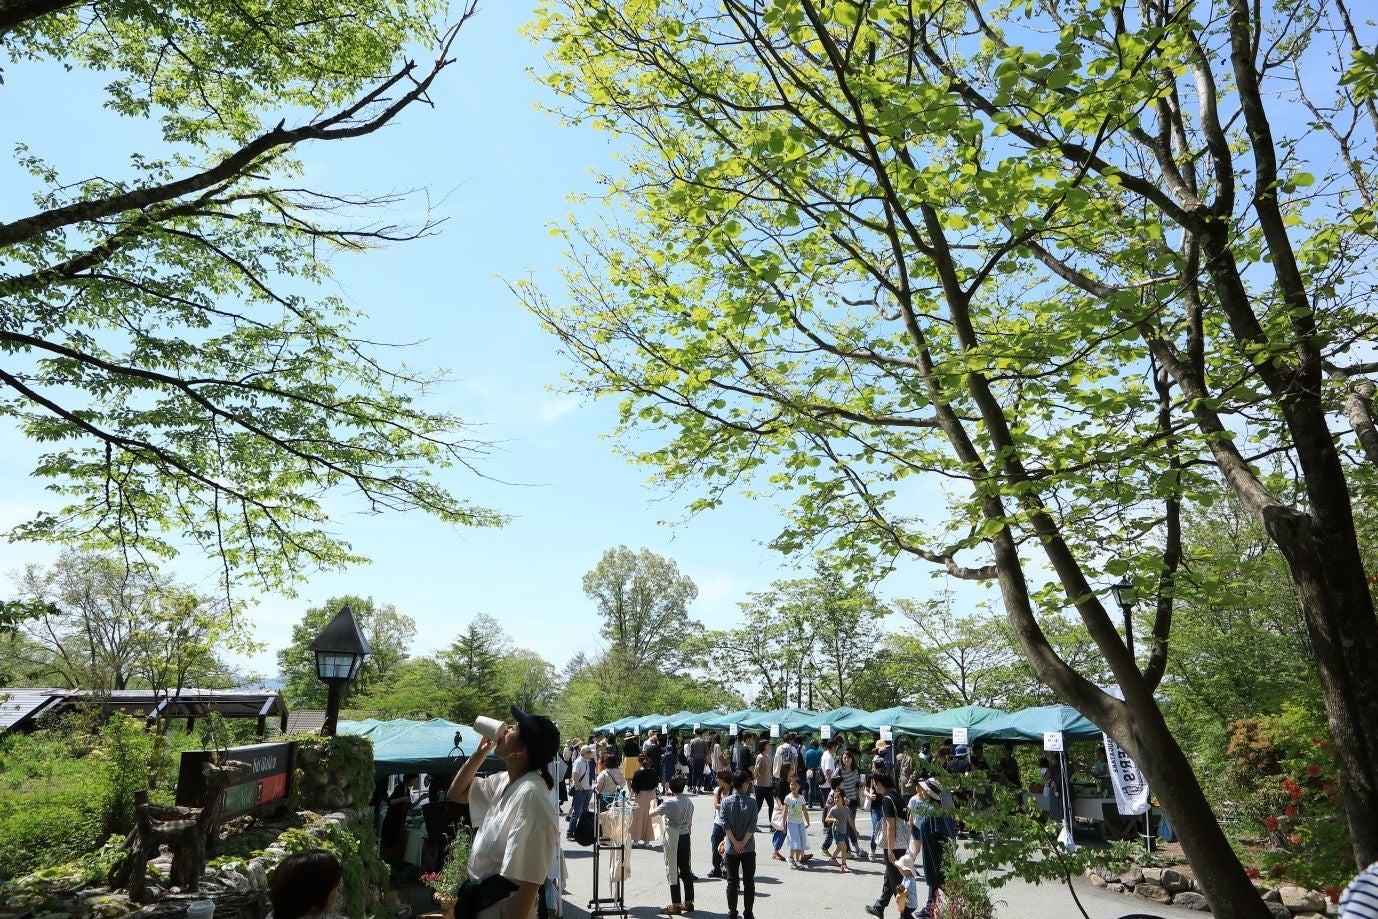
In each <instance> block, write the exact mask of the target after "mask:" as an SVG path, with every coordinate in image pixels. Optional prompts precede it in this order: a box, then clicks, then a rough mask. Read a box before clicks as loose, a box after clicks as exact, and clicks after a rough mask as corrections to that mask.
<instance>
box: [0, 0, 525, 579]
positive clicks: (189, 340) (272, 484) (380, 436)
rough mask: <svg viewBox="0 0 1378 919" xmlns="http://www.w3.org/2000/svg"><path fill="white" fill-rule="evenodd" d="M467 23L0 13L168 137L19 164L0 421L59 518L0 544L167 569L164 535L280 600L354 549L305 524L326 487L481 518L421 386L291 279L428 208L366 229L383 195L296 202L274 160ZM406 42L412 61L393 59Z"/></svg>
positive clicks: (391, 87) (300, 185)
mask: <svg viewBox="0 0 1378 919" xmlns="http://www.w3.org/2000/svg"><path fill="white" fill-rule="evenodd" d="M473 11H474V10H473V6H472V4H467V5H463V6H462V8H461V10H460V12H459V19H458V22H457V23H456V24H454V25H452V26H449V27H445V26H443V25H441V24H440V22H439V21H438V20H437V19H436V18H435V17H438V16H439V15H441V14H442V9H441V7H440V6H439V5H437V4H434V3H432V2H431V0H416V2H396V3H394V2H390V0H389V2H379V3H366V4H365V5H364V6H362V7H360V6H357V5H350V6H344V5H340V4H338V3H336V2H335V0H308V2H306V3H305V4H296V3H292V4H288V3H282V2H276V0H265V2H254V3H249V4H233V5H219V6H215V7H213V8H212V7H201V6H198V7H194V8H193V7H192V6H188V5H185V4H184V5H182V6H176V5H174V6H171V7H168V6H163V7H158V8H157V9H154V8H153V7H149V6H143V5H137V4H123V5H119V6H118V7H114V8H108V7H106V6H104V5H101V4H95V3H77V4H66V5H54V4H51V3H44V2H28V0H24V2H19V3H14V4H8V5H7V6H6V8H5V10H4V11H3V13H0V35H3V36H4V38H5V43H6V46H7V48H9V49H10V51H11V52H12V54H13V55H15V56H16V57H34V58H52V59H54V60H57V61H60V62H62V63H63V64H64V65H66V66H68V67H69V68H73V69H86V70H96V71H100V72H102V73H103V74H105V76H106V78H107V83H106V90H105V91H106V93H107V96H108V107H109V108H111V109H112V110H114V111H116V112H118V113H120V114H122V115H125V116H127V117H130V118H137V119H158V121H159V122H160V125H161V132H162V139H163V146H162V147H159V148H156V149H152V150H147V151H139V152H135V153H133V154H132V155H131V158H130V164H129V166H128V167H118V168H117V167H116V164H114V163H112V164H111V171H110V172H109V175H108V177H106V176H101V177H97V178H93V179H90V180H87V181H81V182H75V183H74V182H71V181H70V180H69V179H67V178H64V177H63V176H62V171H61V169H60V167H59V166H58V165H56V164H52V163H48V162H46V161H45V160H44V159H42V158H41V157H40V156H38V155H36V154H34V153H32V152H30V151H29V150H28V148H27V147H24V146H23V145H21V146H20V148H19V150H18V151H17V156H16V160H17V166H18V170H17V171H18V172H19V173H20V174H21V175H23V176H26V178H24V179H20V180H19V181H24V182H27V185H28V188H29V190H30V191H31V193H32V198H33V200H34V201H35V206H34V208H33V209H32V210H29V211H28V212H16V213H12V214H9V215H0V263H3V264H4V266H5V268H4V271H3V273H0V300H3V302H4V303H5V304H6V307H5V313H4V316H3V318H0V390H2V392H0V396H2V397H3V398H0V418H3V419H6V420H7V421H8V422H9V423H10V424H11V425H12V426H14V427H15V428H16V429H17V430H19V431H21V432H22V433H23V434H24V435H25V436H26V437H28V438H30V439H31V440H33V441H35V442H37V443H41V444H43V445H45V450H46V452H45V453H44V455H43V456H42V457H41V458H40V460H39V462H38V465H37V467H36V468H35V470H34V472H35V475H37V476H39V477H41V478H45V479H49V480H51V482H52V487H51V490H52V491H53V492H54V493H56V494H58V495H60V496H61V497H62V500H63V502H64V504H63V505H61V506H60V507H57V508H45V509H44V511H43V512H41V513H40V514H39V515H37V516H36V517H35V518H34V519H33V520H31V521H29V522H27V523H25V524H23V525H21V526H19V527H18V528H16V530H15V531H14V535H17V536H19V537H21V538H27V539H35V540H51V541H63V542H72V543H76V544H80V545H83V546H87V547H92V548H95V549H100V550H103V549H107V548H111V547H121V548H128V549H137V550H142V551H147V552H150V553H152V554H155V555H159V556H163V557H169V556H171V555H172V554H173V553H174V552H175V551H176V549H177V548H178V546H177V543H178V542H179V541H183V540H185V541H189V542H191V543H192V544H194V545H197V546H199V547H201V548H202V549H204V550H205V552H206V553H207V554H208V555H211V556H212V557H215V558H217V559H219V560H220V562H221V563H222V579H223V581H224V582H225V587H226V588H228V587H229V586H230V585H231V584H234V583H236V582H238V581H241V580H246V579H247V580H249V581H252V582H256V583H257V584H259V585H260V586H269V587H281V586H283V585H285V584H289V583H290V582H291V581H292V580H293V579H294V578H296V577H299V576H300V575H301V574H302V573H303V572H304V571H305V570H309V569H311V568H315V567H320V566H326V567H329V566H335V565H340V564H345V563H349V562H354V561H359V560H360V559H359V557H358V556H357V554H355V553H353V552H351V551H350V549H349V546H348V544H347V543H345V542H344V541H342V540H341V539H340V538H339V537H338V536H337V535H336V534H335V533H333V532H332V531H331V530H330V528H329V527H327V526H326V525H325V520H326V511H325V509H324V506H323V500H324V498H325V496H326V495H328V494H332V493H338V492H341V491H345V492H349V493H351V494H353V495H355V496H356V497H357V498H359V499H361V501H362V503H363V505H364V506H365V507H367V508H368V509H369V510H370V511H383V510H406V509H417V510H422V511H425V512H427V513H431V514H435V515H437V516H439V517H441V518H442V519H445V520H449V521H452V522H455V523H464V524H473V525H494V524H497V523H500V522H501V517H500V515H497V514H495V513H493V512H491V511H489V510H487V509H484V508H479V507H474V506H471V505H470V504H469V503H468V502H466V501H464V500H462V499H460V498H458V497H456V496H455V495H453V494H452V493H451V492H450V491H449V490H448V489H446V488H445V487H442V486H441V485H439V484H438V483H437V481H436V479H435V478H434V473H435V471H436V470H438V469H442V468H444V467H447V466H452V465H467V464H469V463H471V462H472V461H473V459H474V457H475V455H476V454H477V453H479V452H481V451H482V445H481V444H480V443H478V442H477V441H475V440H474V439H473V438H472V437H471V436H470V435H469V434H468V433H467V432H466V430H465V426H464V425H463V423H462V422H461V421H460V420H459V419H458V418H457V417H455V416H454V415H452V414H450V413H448V412H443V411H439V412H438V411H433V410H431V409H428V408H425V407H423V406H422V403H421V401H420V399H419V397H420V395H421V393H422V392H424V390H425V389H426V387H427V386H428V385H430V384H431V383H433V382H435V381H436V380H437V379H438V377H437V376H436V375H433V374H427V373H416V372H413V371H409V370H401V369H396V368H393V367H390V366H388V365H386V364H385V363H383V362H382V361H381V360H380V359H379V357H378V349H377V348H376V347H375V346H374V345H372V344H370V343H368V342H365V341H363V340H361V339H360V338H359V337H358V336H356V335H355V334H354V333H353V331H352V324H353V322H354V319H355V317H353V316H352V315H350V313H349V311H347V310H346V309H345V308H344V306H343V304H342V303H341V302H340V301H339V300H338V299H336V298H332V297H316V296H315V295H314V292H313V289H312V288H313V287H314V285H317V284H319V283H320V282H321V281H323V280H325V279H326V278H327V277H328V276H329V269H328V266H327V261H326V257H325V253H326V252H328V251H335V250H344V251H360V250H362V249H365V248H368V247H370V246H373V245H378V244H382V243H386V242H390V241H400V240H405V239H410V238H414V237H415V236H416V235H418V234H421V233H425V232H427V231H428V229H429V227H430V226H431V223H430V221H429V219H423V220H422V221H421V224H420V226H415V227H401V226H397V225H394V224H391V223H389V222H388V221H386V220H381V221H380V220H375V219H374V217H371V216H369V213H370V212H371V211H373V210H375V209H377V208H387V207H390V206H393V205H395V204H397V203H398V202H399V201H400V199H399V198H398V197H396V196H383V197H374V198H368V197H361V196H357V195H350V194H348V193H346V192H338V191H337V192H329V193H327V192H323V191H318V190H314V189H311V188H309V187H307V186H306V184H305V183H304V182H302V181H301V173H302V171H303V166H302V164H301V163H300V162H299V161H297V160H295V159H294V154H293V150H294V148H295V147H296V146H297V145H298V144H301V143H304V142H306V141H308V140H310V141H326V142H328V141H333V140H348V139H351V138H354V137H359V136H362V135H366V134H369V133H372V132H373V131H376V130H378V129H379V128H381V127H383V126H384V125H386V124H388V123H390V122H391V121H392V120H393V119H394V118H395V117H397V116H398V115H399V114H400V113H401V112H402V111H404V110H405V109H406V108H408V107H409V106H410V105H412V104H413V103H415V102H417V101H419V100H422V99H425V98H427V94H428V92H429V91H430V89H431V87H432V85H433V83H434V81H435V79H436V77H437V76H438V75H439V74H440V73H441V72H442V71H443V70H444V69H445V68H446V67H447V66H448V65H449V64H450V63H452V60H453V59H452V58H451V57H450V52H451V48H452V46H453V42H454V41H455V39H456V36H457V32H458V29H459V25H460V24H462V23H463V22H464V21H465V20H467V18H468V17H469V16H470V15H472V13H473ZM418 42H419V43H423V44H425V45H427V46H429V47H433V48H435V49H437V51H438V57H437V58H436V60H435V61H434V62H433V63H432V64H431V65H430V66H429V67H418V66H417V65H416V64H415V62H412V61H407V60H405V58H404V55H405V52H406V51H407V50H408V47H409V46H411V45H412V44H414V43H418ZM289 119H290V121H291V123H289ZM298 119H300V120H298ZM25 197H26V196H25V195H23V194H20V195H16V196H15V200H20V199H24V198H25Z"/></svg>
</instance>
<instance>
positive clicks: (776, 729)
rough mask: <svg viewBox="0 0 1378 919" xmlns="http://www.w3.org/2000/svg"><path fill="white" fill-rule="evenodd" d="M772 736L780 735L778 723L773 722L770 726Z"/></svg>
mask: <svg viewBox="0 0 1378 919" xmlns="http://www.w3.org/2000/svg"><path fill="white" fill-rule="evenodd" d="M770 736H771V737H779V736H780V725H778V724H772V725H771V726H770Z"/></svg>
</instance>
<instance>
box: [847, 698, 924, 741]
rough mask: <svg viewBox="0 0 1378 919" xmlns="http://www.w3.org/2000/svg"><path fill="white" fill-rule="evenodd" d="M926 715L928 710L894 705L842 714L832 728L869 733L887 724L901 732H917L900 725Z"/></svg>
mask: <svg viewBox="0 0 1378 919" xmlns="http://www.w3.org/2000/svg"><path fill="white" fill-rule="evenodd" d="M926 715H928V712H924V711H920V710H919V709H917V708H910V707H909V706H907V705H895V706H892V707H891V708H883V709H881V710H880V711H878V712H856V713H854V714H851V715H844V716H842V717H840V718H838V719H837V720H836V721H834V722H833V730H834V731H865V732H867V733H870V734H878V733H880V729H881V728H883V727H885V726H887V725H888V726H889V727H891V728H892V729H894V730H896V731H899V732H901V733H908V734H914V733H918V732H917V731H912V730H909V728H907V727H903V726H902V725H903V724H906V723H908V722H911V721H914V720H916V719H918V718H922V717H925V716H926Z"/></svg>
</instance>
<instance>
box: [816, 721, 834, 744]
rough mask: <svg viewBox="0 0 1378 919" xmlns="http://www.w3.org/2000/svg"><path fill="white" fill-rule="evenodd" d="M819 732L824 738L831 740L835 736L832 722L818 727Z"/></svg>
mask: <svg viewBox="0 0 1378 919" xmlns="http://www.w3.org/2000/svg"><path fill="white" fill-rule="evenodd" d="M818 733H819V734H821V735H822V737H823V739H824V740H830V739H831V738H832V736H833V726H832V725H831V724H825V725H823V726H822V727H821V728H819V729H818Z"/></svg>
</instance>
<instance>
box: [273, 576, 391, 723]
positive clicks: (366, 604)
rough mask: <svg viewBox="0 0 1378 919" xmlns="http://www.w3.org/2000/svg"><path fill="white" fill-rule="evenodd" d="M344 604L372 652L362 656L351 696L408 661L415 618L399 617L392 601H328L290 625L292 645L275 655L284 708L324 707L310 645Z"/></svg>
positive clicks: (353, 598)
mask: <svg viewBox="0 0 1378 919" xmlns="http://www.w3.org/2000/svg"><path fill="white" fill-rule="evenodd" d="M343 606H348V607H349V608H350V609H351V610H352V611H353V612H354V618H355V619H356V620H357V621H358V623H359V627H360V628H361V629H363V630H364V634H365V635H366V636H367V637H368V641H369V645H370V646H371V647H372V653H370V654H369V655H368V656H367V657H365V658H364V662H363V664H361V665H360V667H359V673H358V675H357V676H356V677H355V678H354V682H353V683H352V684H351V685H350V692H351V693H355V694H365V693H368V692H369V691H370V690H371V689H372V688H373V687H374V686H375V685H376V684H379V683H381V682H383V680H384V678H385V677H387V676H389V675H391V673H392V672H393V671H394V670H395V669H396V668H397V667H398V666H399V665H400V664H401V663H403V662H404V661H406V660H407V657H408V652H409V651H410V650H411V644H412V641H413V640H414V639H415V638H416V620H415V619H412V617H410V616H408V615H406V614H404V613H399V612H398V611H397V607H395V606H393V605H392V604H391V603H386V604H381V605H380V604H378V603H375V602H374V600H373V598H372V597H357V596H353V595H346V596H342V597H331V598H330V599H328V600H326V601H325V602H324V603H322V604H321V605H320V606H313V607H311V608H310V609H308V610H307V611H306V612H305V613H304V614H302V617H301V621H300V622H298V623H297V624H296V625H294V626H292V638H291V641H290V642H289V643H288V644H287V646H286V647H285V648H283V649H282V650H280V651H278V673H279V675H280V676H281V678H282V680H283V684H284V685H283V688H282V694H283V697H284V698H285V699H286V700H287V703H288V704H289V705H293V706H297V707H300V708H324V707H325V701H326V698H325V697H326V695H327V690H326V686H325V684H324V683H322V682H321V681H320V680H319V679H318V678H317V676H316V657H315V655H314V654H312V652H311V648H310V645H311V641H312V639H314V638H315V637H316V636H317V635H319V634H320V633H321V630H322V629H324V628H325V627H326V625H327V624H329V622H330V620H331V619H333V618H334V617H335V614H336V613H338V612H339V611H340V608H341V607H343Z"/></svg>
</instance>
